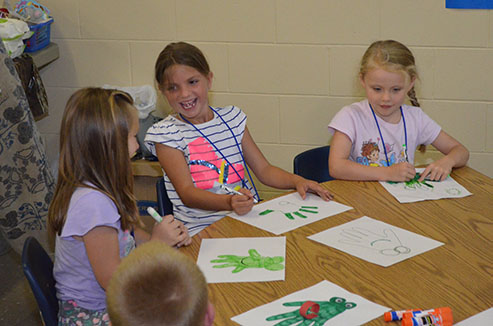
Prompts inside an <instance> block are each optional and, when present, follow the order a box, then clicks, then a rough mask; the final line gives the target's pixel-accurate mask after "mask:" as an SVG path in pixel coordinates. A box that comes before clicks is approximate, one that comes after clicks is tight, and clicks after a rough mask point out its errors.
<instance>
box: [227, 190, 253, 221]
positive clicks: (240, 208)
mask: <svg viewBox="0 0 493 326" xmlns="http://www.w3.org/2000/svg"><path fill="white" fill-rule="evenodd" d="M238 191H239V192H241V193H242V194H244V195H232V196H231V208H232V209H233V211H234V212H235V213H236V214H238V215H245V214H246V213H248V212H249V211H251V210H252V207H253V195H252V193H251V192H250V190H248V189H245V188H241V189H240V190H238Z"/></svg>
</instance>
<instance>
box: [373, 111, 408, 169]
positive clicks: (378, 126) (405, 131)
mask: <svg viewBox="0 0 493 326" xmlns="http://www.w3.org/2000/svg"><path fill="white" fill-rule="evenodd" d="M368 104H369V105H370V109H371V113H373V118H374V119H375V123H376V124H377V128H378V133H379V134H380V139H381V140H382V146H383V151H384V153H385V160H386V161H387V166H390V161H389V157H388V156H387V147H386V146H385V142H384V141H383V136H382V131H381V130H380V125H379V124H378V120H377V116H376V115H375V111H373V108H372V106H371V104H370V102H368ZM399 110H401V117H402V123H403V124H404V143H405V146H406V148H405V149H404V150H405V151H406V152H405V154H406V158H407V128H406V119H405V118H404V112H402V106H400V107H399Z"/></svg>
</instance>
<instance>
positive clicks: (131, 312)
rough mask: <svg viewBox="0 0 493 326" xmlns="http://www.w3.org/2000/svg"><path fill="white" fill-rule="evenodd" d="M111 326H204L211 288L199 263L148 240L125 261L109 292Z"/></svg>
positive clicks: (162, 244) (163, 245)
mask: <svg viewBox="0 0 493 326" xmlns="http://www.w3.org/2000/svg"><path fill="white" fill-rule="evenodd" d="M106 300H107V307H108V313H109V316H110V319H111V323H112V324H113V326H130V325H139V326H158V325H159V326H176V325H180V326H200V325H203V323H204V320H205V316H206V311H207V304H208V294H207V283H206V281H205V277H204V275H203V274H202V272H201V271H200V269H199V268H198V266H197V265H196V264H195V262H194V261H193V260H192V259H190V258H189V257H187V256H185V255H184V254H182V253H180V252H179V251H178V250H177V249H174V248H171V247H169V246H167V245H166V244H164V243H163V242H159V241H149V242H146V243H144V244H142V245H140V246H138V247H137V248H136V249H134V250H133V251H132V252H131V253H130V254H129V255H128V256H127V257H126V258H124V259H123V260H122V262H121V263H120V265H119V266H118V268H117V270H116V271H115V273H114V274H113V276H112V278H111V281H110V283H109V286H108V289H107V291H106Z"/></svg>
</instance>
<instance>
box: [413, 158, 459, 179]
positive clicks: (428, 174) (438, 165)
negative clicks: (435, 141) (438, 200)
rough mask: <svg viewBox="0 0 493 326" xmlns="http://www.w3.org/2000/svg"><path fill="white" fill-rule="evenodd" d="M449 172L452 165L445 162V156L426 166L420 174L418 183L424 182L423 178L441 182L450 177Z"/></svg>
mask: <svg viewBox="0 0 493 326" xmlns="http://www.w3.org/2000/svg"><path fill="white" fill-rule="evenodd" d="M450 172H452V165H451V164H450V163H449V162H448V161H447V157H446V156H445V157H443V158H441V159H440V160H438V161H435V162H433V163H431V164H430V165H428V166H427V167H426V169H425V170H424V171H423V172H422V173H421V177H420V178H419V179H418V181H420V182H421V181H424V180H425V178H426V179H427V180H432V181H443V180H445V179H446V178H447V177H448V176H449V175H450Z"/></svg>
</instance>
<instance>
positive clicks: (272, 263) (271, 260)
mask: <svg viewBox="0 0 493 326" xmlns="http://www.w3.org/2000/svg"><path fill="white" fill-rule="evenodd" d="M217 257H218V258H220V259H213V260H211V263H222V265H214V266H212V268H226V267H235V269H234V270H233V271H232V273H239V272H241V271H242V270H244V269H246V268H265V269H266V270H269V271H279V270H282V269H284V265H283V264H282V262H284V257H281V256H275V257H262V256H261V255H260V254H259V253H258V251H257V250H255V249H250V250H248V256H237V255H218V256H217Z"/></svg>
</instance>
